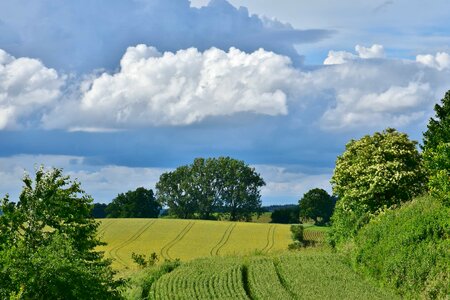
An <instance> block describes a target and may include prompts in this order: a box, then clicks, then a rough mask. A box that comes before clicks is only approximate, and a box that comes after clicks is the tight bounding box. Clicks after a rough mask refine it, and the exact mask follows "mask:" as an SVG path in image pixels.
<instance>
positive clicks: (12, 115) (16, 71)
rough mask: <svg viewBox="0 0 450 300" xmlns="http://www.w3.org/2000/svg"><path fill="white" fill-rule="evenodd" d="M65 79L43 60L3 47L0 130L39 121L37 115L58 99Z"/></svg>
mask: <svg viewBox="0 0 450 300" xmlns="http://www.w3.org/2000/svg"><path fill="white" fill-rule="evenodd" d="M63 83H64V78H63V77H60V76H59V75H58V73H57V72H56V71H55V70H53V69H50V68H47V67H45V66H44V65H43V64H42V63H41V62H40V61H39V60H36V59H32V58H27V57H21V58H15V57H13V56H11V55H9V54H8V53H6V52H5V51H3V50H2V49H0V130H2V129H15V128H18V127H20V126H21V125H22V124H24V123H25V124H26V123H33V121H36V120H33V117H36V115H39V111H41V110H43V109H45V108H49V107H51V106H52V105H53V104H54V103H55V101H56V100H57V99H58V97H59V96H60V88H61V86H62V85H63ZM24 119H26V120H24ZM37 121H39V119H38V120H37Z"/></svg>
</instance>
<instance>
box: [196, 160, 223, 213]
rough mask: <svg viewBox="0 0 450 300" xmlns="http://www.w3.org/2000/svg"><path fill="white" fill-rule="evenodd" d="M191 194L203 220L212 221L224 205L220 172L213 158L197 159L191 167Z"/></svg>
mask: <svg viewBox="0 0 450 300" xmlns="http://www.w3.org/2000/svg"><path fill="white" fill-rule="evenodd" d="M190 172H191V179H190V186H189V187H190V194H191V195H192V197H193V198H194V199H195V200H196V201H197V210H198V213H199V216H200V218H201V219H206V220H208V219H211V218H212V213H213V212H214V211H215V210H217V208H218V207H220V206H221V205H222V202H221V199H220V197H219V195H218V189H217V183H218V180H217V178H219V176H220V174H219V172H220V170H219V169H218V168H217V164H216V160H215V159H212V158H208V159H204V158H196V159H195V160H194V162H193V163H192V164H191V165H190Z"/></svg>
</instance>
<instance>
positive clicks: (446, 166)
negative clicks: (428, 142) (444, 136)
mask: <svg viewBox="0 0 450 300" xmlns="http://www.w3.org/2000/svg"><path fill="white" fill-rule="evenodd" d="M423 156H424V160H425V165H426V167H427V169H428V172H429V174H430V177H429V181H428V188H429V190H430V193H431V195H433V196H434V197H436V198H437V199H440V200H441V201H442V202H443V203H444V204H445V205H447V206H450V142H448V143H440V144H439V145H438V146H437V147H436V148H435V149H427V150H425V151H424V154H423Z"/></svg>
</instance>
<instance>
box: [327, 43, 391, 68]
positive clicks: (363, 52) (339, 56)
mask: <svg viewBox="0 0 450 300" xmlns="http://www.w3.org/2000/svg"><path fill="white" fill-rule="evenodd" d="M355 51H356V54H354V53H351V52H347V51H333V50H331V51H329V52H328V56H327V58H325V60H324V62H323V64H324V65H337V64H344V63H347V62H351V61H353V60H358V59H370V58H384V57H385V53H384V47H383V46H382V45H377V44H374V45H372V46H371V47H364V46H361V45H356V47H355Z"/></svg>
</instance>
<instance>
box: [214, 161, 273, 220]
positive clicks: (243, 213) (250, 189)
mask: <svg viewBox="0 0 450 300" xmlns="http://www.w3.org/2000/svg"><path fill="white" fill-rule="evenodd" d="M216 164H217V170H219V171H218V173H217V174H218V175H217V182H218V183H217V192H218V195H219V197H220V199H221V200H222V203H223V205H224V208H225V211H226V212H228V213H229V214H230V220H231V221H237V220H246V221H249V220H250V219H251V215H252V213H254V212H257V211H258V210H259V209H260V208H261V193H260V189H261V187H263V186H264V185H266V183H265V182H264V180H263V179H262V178H261V176H260V175H259V174H258V173H257V172H256V171H255V169H254V168H251V167H249V166H248V165H247V164H245V163H244V162H243V161H242V160H236V159H233V158H230V157H219V158H218V159H217V160H216Z"/></svg>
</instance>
